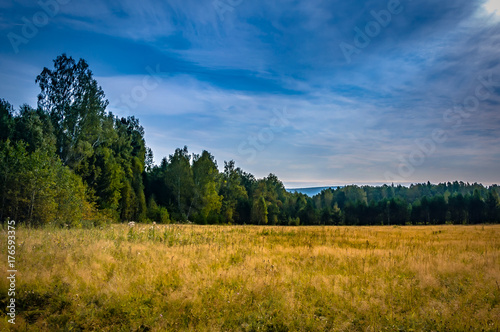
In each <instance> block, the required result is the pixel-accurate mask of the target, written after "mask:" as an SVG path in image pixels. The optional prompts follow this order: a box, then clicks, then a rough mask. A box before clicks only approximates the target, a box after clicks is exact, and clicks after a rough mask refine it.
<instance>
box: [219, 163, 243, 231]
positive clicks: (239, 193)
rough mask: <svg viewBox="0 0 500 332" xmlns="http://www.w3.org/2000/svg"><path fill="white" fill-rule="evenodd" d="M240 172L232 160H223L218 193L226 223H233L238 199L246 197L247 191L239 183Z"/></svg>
mask: <svg viewBox="0 0 500 332" xmlns="http://www.w3.org/2000/svg"><path fill="white" fill-rule="evenodd" d="M240 173H241V172H239V171H238V170H237V169H236V168H235V166H234V161H233V160H231V161H229V162H224V173H223V174H222V184H221V188H220V194H221V195H222V196H223V200H222V214H223V217H224V219H225V221H226V222H228V223H234V222H235V221H237V220H238V219H239V216H237V215H236V213H235V211H236V205H237V203H238V200H239V199H244V198H248V194H247V191H246V190H245V187H244V186H243V185H242V184H241V178H240Z"/></svg>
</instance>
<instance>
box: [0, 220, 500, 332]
mask: <svg viewBox="0 0 500 332" xmlns="http://www.w3.org/2000/svg"><path fill="white" fill-rule="evenodd" d="M2 234H3V235H2V236H1V237H0V246H1V248H5V249H2V252H4V253H5V252H6V248H7V235H6V233H5V230H4V231H3V232H2ZM16 236H17V252H16V259H17V268H18V276H17V285H16V301H17V304H18V307H17V317H16V324H15V325H12V324H9V323H8V322H7V319H8V317H7V316H6V315H5V314H3V315H2V316H3V317H2V319H1V320H0V330H13V331H468V330H473V331H476V330H484V331H498V330H499V329H500V285H499V283H500V226H499V225H491V226H490V225H485V226H482V225H479V226H408V227H393V226H380V227H334V226H329V227H259V226H194V225H151V224H149V225H147V224H137V225H135V226H134V227H132V228H131V227H129V226H127V225H126V224H112V225H108V226H105V227H103V228H102V229H98V228H92V229H57V228H51V227H46V228H43V229H29V228H23V227H21V228H19V229H18V230H17V234H16ZM4 258H5V256H4ZM4 258H3V259H2V263H1V264H0V267H1V271H0V277H1V279H0V280H1V281H0V301H1V305H2V308H5V307H6V304H7V301H8V297H7V290H8V283H7V279H6V277H7V275H6V274H7V272H6V271H7V260H6V259H4ZM3 310H5V309H3Z"/></svg>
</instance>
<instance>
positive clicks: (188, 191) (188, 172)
mask: <svg viewBox="0 0 500 332" xmlns="http://www.w3.org/2000/svg"><path fill="white" fill-rule="evenodd" d="M190 160H191V158H190V156H189V153H188V148H187V146H185V147H184V148H183V149H176V150H175V153H174V154H173V155H170V156H169V159H168V164H167V167H166V170H165V178H164V179H165V184H166V186H167V188H168V190H169V191H170V192H171V193H172V198H173V200H174V202H175V205H174V206H175V207H176V210H177V218H178V219H179V220H189V216H190V214H191V209H192V203H193V196H194V182H193V171H192V169H191V164H190Z"/></svg>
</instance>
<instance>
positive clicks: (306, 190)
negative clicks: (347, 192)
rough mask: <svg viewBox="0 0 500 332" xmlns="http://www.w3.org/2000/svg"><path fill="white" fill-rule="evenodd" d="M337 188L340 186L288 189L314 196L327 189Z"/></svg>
mask: <svg viewBox="0 0 500 332" xmlns="http://www.w3.org/2000/svg"><path fill="white" fill-rule="evenodd" d="M330 188H332V189H336V188H338V186H331V187H313V188H294V189H287V191H288V192H291V193H294V192H299V193H302V194H305V195H307V196H309V197H313V196H314V195H317V194H319V193H320V192H322V191H323V190H325V189H330Z"/></svg>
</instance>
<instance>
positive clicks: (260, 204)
mask: <svg viewBox="0 0 500 332" xmlns="http://www.w3.org/2000/svg"><path fill="white" fill-rule="evenodd" d="M252 222H253V223H255V224H257V225H267V222H268V220H267V204H266V200H265V199H264V197H263V196H260V197H259V198H258V199H256V200H255V201H254V203H253V208H252Z"/></svg>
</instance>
